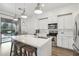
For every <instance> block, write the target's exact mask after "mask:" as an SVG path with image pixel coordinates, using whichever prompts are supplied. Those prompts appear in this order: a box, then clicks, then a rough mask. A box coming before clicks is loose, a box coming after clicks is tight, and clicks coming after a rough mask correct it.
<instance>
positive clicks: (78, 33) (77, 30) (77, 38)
mask: <svg viewBox="0 0 79 59" xmlns="http://www.w3.org/2000/svg"><path fill="white" fill-rule="evenodd" d="M74 20H75V23H74V39H73V40H74V43H73V50H74V52H76V53H79V14H78V15H77V16H76V17H75V19H74ZM78 55H79V54H78Z"/></svg>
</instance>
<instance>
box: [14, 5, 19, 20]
mask: <svg viewBox="0 0 79 59" xmlns="http://www.w3.org/2000/svg"><path fill="white" fill-rule="evenodd" d="M14 21H18V18H17V15H16V4H15V15H14Z"/></svg>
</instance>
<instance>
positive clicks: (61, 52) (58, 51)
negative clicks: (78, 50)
mask: <svg viewBox="0 0 79 59" xmlns="http://www.w3.org/2000/svg"><path fill="white" fill-rule="evenodd" d="M52 55H53V56H73V51H72V50H67V49H63V48H59V47H53V51H52Z"/></svg>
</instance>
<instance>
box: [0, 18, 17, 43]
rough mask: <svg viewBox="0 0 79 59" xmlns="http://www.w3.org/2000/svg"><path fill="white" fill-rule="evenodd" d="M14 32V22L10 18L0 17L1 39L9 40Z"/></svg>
mask: <svg viewBox="0 0 79 59" xmlns="http://www.w3.org/2000/svg"><path fill="white" fill-rule="evenodd" d="M15 34H16V23H15V22H13V21H12V20H10V19H5V18H1V36H2V37H1V41H2V43H4V42H9V41H11V37H13V36H15Z"/></svg>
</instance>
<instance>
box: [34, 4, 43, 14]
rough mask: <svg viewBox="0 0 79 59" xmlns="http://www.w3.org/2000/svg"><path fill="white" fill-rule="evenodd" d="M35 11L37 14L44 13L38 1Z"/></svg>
mask: <svg viewBox="0 0 79 59" xmlns="http://www.w3.org/2000/svg"><path fill="white" fill-rule="evenodd" d="M34 13H35V14H42V13H43V11H42V9H41V5H40V3H37V6H36V7H35V10H34Z"/></svg>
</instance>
